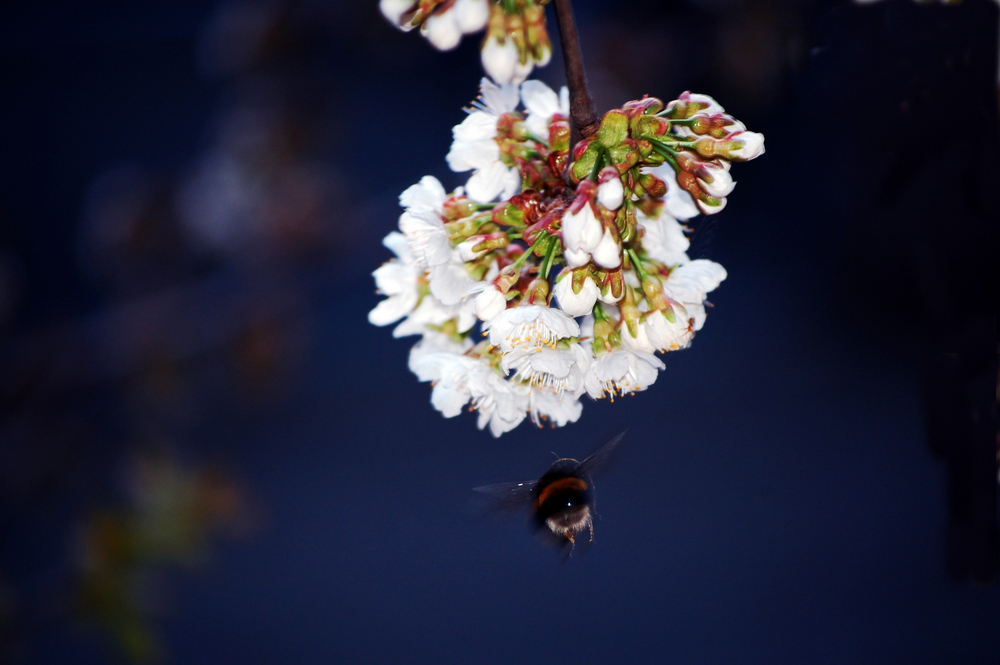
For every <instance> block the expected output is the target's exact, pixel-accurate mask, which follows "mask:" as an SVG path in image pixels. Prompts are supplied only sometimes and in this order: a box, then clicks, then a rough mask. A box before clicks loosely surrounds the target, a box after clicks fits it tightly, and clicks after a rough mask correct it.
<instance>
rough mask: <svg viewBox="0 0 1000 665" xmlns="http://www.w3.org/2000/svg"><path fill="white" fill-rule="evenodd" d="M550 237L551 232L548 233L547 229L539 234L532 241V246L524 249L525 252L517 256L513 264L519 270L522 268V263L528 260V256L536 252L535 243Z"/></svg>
mask: <svg viewBox="0 0 1000 665" xmlns="http://www.w3.org/2000/svg"><path fill="white" fill-rule="evenodd" d="M549 237H550V236H549V234H548V233H546V232H545V231H542V232H540V233H539V234H538V237H537V238H535V242H533V243H531V246H530V247H528V249H526V250H524V254H521V256H519V257H517V261H514V263H513V266H514V267H515V268H517V269H518V270H520V269H521V265H522V264H523V263H524V262H525V261H527V260H528V257H529V256H530V255H531V254H532V253H533V252H534V250H535V245H537V244H538V243H540V242H545V240H546V239H548V238H549Z"/></svg>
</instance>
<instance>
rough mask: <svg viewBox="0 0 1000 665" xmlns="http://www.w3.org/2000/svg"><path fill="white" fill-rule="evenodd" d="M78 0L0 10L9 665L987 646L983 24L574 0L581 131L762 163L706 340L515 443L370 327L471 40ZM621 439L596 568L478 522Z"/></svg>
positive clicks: (511, 526) (723, 654)
mask: <svg viewBox="0 0 1000 665" xmlns="http://www.w3.org/2000/svg"><path fill="white" fill-rule="evenodd" d="M84 4H86V5H89V6H86V7H85V6H83V5H81V4H80V3H70V2H41V3H22V5H21V6H19V7H17V8H14V9H8V10H6V11H5V15H4V17H3V19H0V31H2V36H0V44H2V46H0V52H2V65H0V76H2V77H3V89H4V90H5V91H6V95H5V102H4V104H3V108H4V113H3V117H4V122H3V123H2V129H0V136H2V152H0V154H2V155H3V160H2V167H0V168H2V169H3V173H2V177H0V662H4V663H7V662H10V663H26V664H36V663H118V662H174V663H220V664H221V663H241V664H242V663H272V662H287V663H316V662H324V663H331V662H332V663H337V662H345V663H347V662H356V663H388V662H435V663H473V662H475V663H510V662H524V661H526V660H532V661H549V662H582V663H608V662H628V663H647V662H664V661H672V662H680V663H769V664H774V663H789V664H792V663H795V664H799V663H844V662H852V663H884V662H904V661H905V662H911V663H938V662H953V663H984V664H985V663H997V662H1000V590H998V587H997V583H996V577H997V560H998V557H997V492H996V490H997V467H996V463H997V455H998V449H997V447H996V445H995V443H996V441H997V440H998V439H997V431H996V399H997V394H998V384H997V338H996V319H995V307H994V303H995V302H996V300H997V293H996V284H997V275H996V272H997V270H996V268H997V261H996V257H997V253H996V252H997V247H998V243H997V226H998V225H997V219H998V213H997V210H1000V185H998V183H1000V156H998V155H1000V139H998V126H1000V123H998V114H997V102H998V96H997V61H998V43H997V36H998V29H1000V19H998V5H997V4H996V3H995V2H991V1H988V0H978V1H977V0H965V1H964V2H962V3H960V4H959V5H956V6H945V5H943V4H939V3H931V4H917V3H914V2H911V1H910V0H888V1H886V2H881V3H874V4H865V5H856V4H852V3H848V2H843V1H832V0H814V1H812V2H798V1H794V0H687V1H680V0H677V1H665V0H649V1H643V0H616V2H610V1H604V2H598V1H596V0H577V2H575V5H576V8H577V20H578V23H579V27H580V31H581V40H582V44H583V52H584V59H585V62H586V65H587V68H588V72H589V77H590V81H591V85H592V88H593V90H592V92H593V94H594V97H595V101H596V103H597V107H598V109H599V110H600V111H602V112H603V111H604V110H606V109H608V108H611V107H617V106H620V105H621V104H622V103H624V102H625V101H627V100H630V99H635V98H638V97H640V96H642V95H643V94H650V95H653V96H658V97H661V98H663V99H665V100H670V99H673V98H675V97H676V96H677V95H678V94H679V93H680V92H682V91H684V90H692V91H695V92H701V93H707V94H710V95H712V96H714V97H715V98H716V99H717V100H719V102H720V103H722V105H723V106H725V107H726V109H727V111H729V112H731V113H732V114H733V115H735V116H736V117H738V118H739V119H741V120H742V121H744V122H745V123H746V125H747V126H748V127H749V128H750V129H752V130H755V131H760V132H763V133H764V134H765V135H766V138H767V153H766V154H765V155H764V156H763V157H762V158H760V159H759V160H757V161H754V162H753V163H750V164H741V165H737V166H736V168H735V169H734V175H735V178H736V180H738V181H739V183H740V184H739V187H738V188H737V190H736V193H735V195H734V196H732V197H730V198H731V200H730V204H729V206H728V208H727V209H726V210H725V212H723V213H722V214H719V215H716V216H713V217H712V218H710V219H707V220H702V221H701V222H700V223H697V224H696V233H695V237H694V240H693V247H692V252H691V254H692V256H693V257H694V258H711V259H713V260H716V261H719V262H721V263H722V264H723V265H724V266H726V268H727V270H728V272H729V278H728V280H727V281H726V282H725V283H724V284H723V285H722V287H721V288H720V289H719V290H718V291H717V292H715V293H713V294H712V295H713V297H712V301H713V303H714V304H715V308H714V310H713V311H712V313H711V316H710V317H709V318H710V321H709V325H707V326H706V327H705V329H704V330H703V331H702V332H701V333H699V335H698V339H697V341H696V343H695V344H694V345H693V346H692V348H691V349H689V350H686V351H684V352H683V353H672V354H669V355H668V356H667V357H666V358H665V362H666V364H667V370H666V371H665V372H664V373H663V375H661V377H660V379H659V380H658V381H657V383H656V385H655V386H653V387H652V388H651V389H650V390H649V391H647V392H645V393H642V394H639V395H637V396H634V397H630V398H625V399H620V400H616V401H615V403H614V404H610V403H606V402H600V403H588V404H587V405H586V408H585V409H584V412H583V416H582V418H581V420H580V421H579V422H578V423H577V424H575V425H570V426H568V427H566V428H563V429H559V430H549V429H535V428H533V427H531V426H530V425H527V424H525V425H522V426H521V427H520V428H519V429H517V430H515V431H514V432H512V433H510V434H507V435H505V436H504V437H503V438H501V439H493V438H492V437H491V436H490V435H489V434H488V433H484V432H481V431H478V430H477V429H476V427H475V419H474V418H472V417H470V416H463V417H459V418H455V419H451V420H445V419H443V418H441V417H440V415H439V414H438V413H437V412H436V411H434V410H433V409H432V408H431V406H430V404H429V389H428V386H426V385H423V384H419V383H418V382H417V381H416V379H415V377H414V376H413V375H411V374H410V373H409V371H408V370H407V368H406V359H407V354H408V351H409V347H410V346H411V344H412V341H409V340H405V339H404V340H396V339H393V338H392V337H391V330H390V329H379V328H374V327H372V326H370V325H369V324H368V322H367V320H366V315H367V312H368V311H369V310H370V309H371V308H373V307H374V306H375V304H376V303H377V302H378V299H379V298H378V296H377V295H376V294H375V293H374V284H373V281H372V279H371V276H370V273H371V271H372V270H374V269H375V268H376V267H377V266H378V265H380V264H381V263H382V262H383V261H385V260H387V259H388V258H389V256H390V255H389V252H388V251H387V250H386V249H385V248H383V247H382V245H381V244H380V243H381V239H382V237H383V236H384V235H385V234H386V233H388V232H389V231H390V230H392V229H393V228H395V225H396V220H397V218H398V215H399V212H400V210H399V208H398V204H397V196H398V194H399V193H400V192H401V191H402V190H403V189H405V188H406V187H408V186H409V185H411V184H413V183H414V182H416V181H417V180H418V179H419V178H420V177H421V176H423V175H427V174H431V175H435V176H437V177H438V178H439V179H441V180H442V182H444V183H445V185H446V187H449V188H450V187H455V186H458V185H460V184H462V182H463V177H461V176H460V175H458V174H453V173H450V172H449V171H448V170H447V167H446V165H445V161H444V155H445V154H446V152H447V150H448V147H449V145H450V140H451V133H450V132H451V127H452V126H454V125H455V124H457V123H458V122H460V121H461V119H462V117H463V113H462V110H461V109H462V107H463V106H466V105H467V104H468V103H469V102H471V101H472V99H473V98H474V97H475V95H476V94H477V87H478V81H479V78H480V76H481V75H482V74H481V69H480V65H479V60H478V50H477V49H478V41H479V40H478V39H477V38H476V37H473V38H471V39H469V38H467V39H466V40H464V41H463V43H462V44H461V46H460V47H459V48H458V49H457V50H455V51H453V52H450V53H439V52H436V51H434V50H433V48H431V46H430V45H429V44H428V43H427V42H426V41H425V40H423V39H421V38H420V37H419V36H417V35H415V34H403V33H400V32H398V31H397V30H395V29H394V28H393V27H392V26H391V25H389V24H388V23H387V22H386V21H385V20H384V19H383V18H382V16H381V15H380V14H379V12H378V9H377V3H376V2H375V1H374V0H371V1H370V2H369V1H362V0H357V1H350V2H348V1H342V2H316V1H313V0H302V1H300V2H267V1H256V2H254V1H228V2H222V3H205V2H182V1H177V0H174V1H173V2H160V1H154V2H147V3H124V2H105V3H84ZM550 31H551V33H552V36H553V42H554V44H556V53H555V57H554V58H553V63H552V64H551V65H550V66H548V67H547V68H544V69H542V70H540V71H537V70H536V75H537V77H538V78H541V79H542V80H544V81H546V82H548V83H549V84H550V85H553V86H558V85H561V84H562V82H563V76H562V68H561V53H560V52H559V50H558V45H557V44H558V39H557V36H556V34H555V32H554V21H552V20H551V19H550ZM626 426H627V427H628V428H629V432H628V435H627V438H626V440H625V443H624V444H623V446H622V448H621V451H620V454H619V455H618V457H617V459H616V460H615V464H614V465H613V466H612V468H611V469H609V470H608V471H607V472H606V473H604V474H603V475H602V476H601V477H599V478H598V481H597V487H598V491H599V497H598V505H597V508H598V513H599V515H600V517H599V519H598V521H597V523H596V525H595V530H596V538H595V542H594V545H593V547H591V548H590V550H589V551H587V552H585V553H584V554H583V555H582V556H580V557H576V556H574V557H573V558H572V559H571V560H569V561H568V562H566V563H565V564H564V565H560V564H559V558H558V556H557V555H555V554H554V553H553V552H551V551H550V550H548V549H545V548H544V547H543V546H542V545H541V544H540V542H538V541H537V540H536V539H534V538H533V537H531V535H530V533H529V530H528V529H527V527H526V526H525V525H524V524H522V523H520V522H518V521H517V520H510V521H493V520H488V519H483V518H481V517H479V516H476V515H474V514H472V513H471V512H470V511H469V509H468V506H469V500H470V495H471V493H470V491H469V488H471V487H473V486H476V485H483V484H487V483H494V482H503V481H511V480H527V479H532V478H536V477H537V476H538V475H540V473H541V472H542V471H544V470H545V468H546V467H547V466H548V464H549V463H550V461H551V459H552V457H551V454H552V453H551V452H550V451H554V452H556V453H558V454H559V455H561V456H571V457H578V458H582V457H583V456H585V455H587V454H588V453H589V452H591V451H592V450H593V449H595V448H596V447H597V446H599V445H600V444H601V443H603V442H604V441H605V440H606V439H607V438H610V436H612V435H614V434H616V433H618V432H619V431H621V430H622V429H623V428H625V427H626Z"/></svg>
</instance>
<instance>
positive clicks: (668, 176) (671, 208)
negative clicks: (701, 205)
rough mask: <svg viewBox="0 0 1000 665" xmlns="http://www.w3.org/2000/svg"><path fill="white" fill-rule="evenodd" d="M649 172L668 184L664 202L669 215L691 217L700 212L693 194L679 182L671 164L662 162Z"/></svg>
mask: <svg viewBox="0 0 1000 665" xmlns="http://www.w3.org/2000/svg"><path fill="white" fill-rule="evenodd" d="M648 172H649V173H652V174H653V175H655V176H656V177H658V178H659V179H660V180H662V181H663V182H665V183H666V184H667V196H666V197H665V198H664V204H665V207H666V209H667V214H668V215H670V216H671V217H674V218H676V219H691V218H692V217H697V216H698V215H699V214H700V213H699V210H698V206H696V205H695V204H694V199H693V198H692V197H691V195H690V194H689V193H688V192H687V190H685V189H683V188H682V187H681V186H680V185H678V184H677V173H676V172H675V171H674V169H673V167H672V166H670V164H661V165H660V166H657V167H656V168H653V169H649V170H648Z"/></svg>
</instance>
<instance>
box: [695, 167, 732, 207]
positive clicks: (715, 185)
mask: <svg viewBox="0 0 1000 665" xmlns="http://www.w3.org/2000/svg"><path fill="white" fill-rule="evenodd" d="M697 178H698V184H699V185H701V188H702V189H703V190H705V192H706V193H707V194H708V195H709V196H713V197H715V198H724V197H726V196H729V195H730V194H731V193H732V191H733V188H734V187H736V183H735V182H733V177H732V176H731V175H729V169H727V168H724V167H722V166H719V165H718V164H714V163H712V162H708V163H706V164H704V165H702V168H701V169H700V171H699V172H698V174H697Z"/></svg>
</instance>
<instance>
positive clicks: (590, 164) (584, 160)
mask: <svg viewBox="0 0 1000 665" xmlns="http://www.w3.org/2000/svg"><path fill="white" fill-rule="evenodd" d="M597 155H598V149H588V150H587V151H586V152H584V153H583V154H582V155H581V156H580V158H579V159H577V160H576V161H575V162H573V166H572V168H571V169H570V171H571V173H570V174H571V176H572V177H573V181H574V182H579V181H581V180H585V179H587V178H589V177H590V172H591V171H593V170H594V164H596V163H597Z"/></svg>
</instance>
